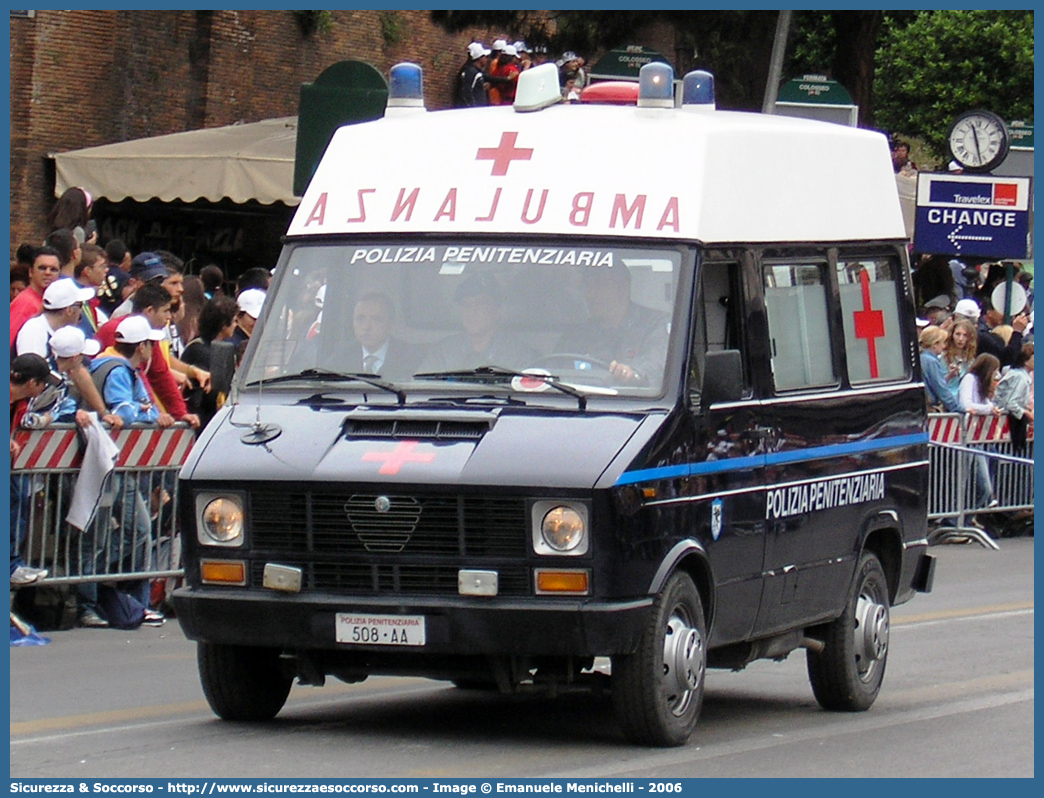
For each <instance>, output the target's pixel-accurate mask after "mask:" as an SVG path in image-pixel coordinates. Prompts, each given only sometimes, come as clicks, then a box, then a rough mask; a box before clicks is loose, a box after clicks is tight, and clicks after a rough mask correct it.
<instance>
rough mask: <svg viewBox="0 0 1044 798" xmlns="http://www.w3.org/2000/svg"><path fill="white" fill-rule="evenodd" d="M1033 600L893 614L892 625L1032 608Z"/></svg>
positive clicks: (972, 616) (971, 616) (973, 616)
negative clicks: (920, 612)
mask: <svg viewBox="0 0 1044 798" xmlns="http://www.w3.org/2000/svg"><path fill="white" fill-rule="evenodd" d="M1032 609H1033V602H1032V601H1015V602H1012V603H1010V604H993V605H990V606H986V607H973V608H968V607H966V608H964V609H957V610H939V611H938V612H925V613H922V614H920V615H903V616H900V617H895V616H892V620H891V623H892V626H902V625H903V624H907V623H923V622H924V621H944V620H948V619H951V618H975V617H978V616H980V615H994V614H996V613H1000V612H1018V611H1019V610H1032Z"/></svg>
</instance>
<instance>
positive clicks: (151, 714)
mask: <svg viewBox="0 0 1044 798" xmlns="http://www.w3.org/2000/svg"><path fill="white" fill-rule="evenodd" d="M393 682H394V685H393V684H392V683H393ZM417 684H427V685H431V686H432V687H433V688H437V687H438V683H437V682H433V681H431V680H430V679H420V678H414V677H409V678H406V677H380V678H378V679H375V680H372V681H367V682H365V683H362V684H333V685H327V686H326V687H324V688H323V689H322V695H323V698H324V700H325V699H327V698H330V697H333V696H336V695H337V694H339V693H347V692H353V693H359V692H371V693H372V692H377V691H379V690H387V689H389V688H390V687H393V686H394V687H402V686H404V685H417ZM318 695H319V692H318V691H309V690H307V689H306V688H300V689H299V690H297V689H295V690H294V691H292V692H291V693H290V698H289V699H288V701H287V703H288V705H292V704H294V703H297V702H302V701H309V700H312V701H314V700H316V698H317V697H318ZM200 712H204V713H207V714H209V713H210V706H209V705H208V704H207V702H206V701H181V702H178V703H174V704H153V705H151V706H144V707H129V708H127V709H109V710H105V711H102V712H85V713H84V714H82V715H65V716H63V717H59V718H39V719H38V720H23V721H18V722H14V723H12V724H11V737H12V738H13V737H26V736H29V735H33V734H41V733H43V732H55V731H69V730H70V729H82V728H84V727H87V726H103V725H109V724H116V723H132V722H135V721H143V720H152V719H155V718H160V717H167V716H170V715H189V714H194V713H200Z"/></svg>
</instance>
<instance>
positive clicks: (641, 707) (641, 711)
mask: <svg viewBox="0 0 1044 798" xmlns="http://www.w3.org/2000/svg"><path fill="white" fill-rule="evenodd" d="M706 672H707V626H706V621H705V619H704V616H703V604H702V603H701V602H700V594H699V592H698V591H697V590H696V585H694V584H693V581H692V578H691V577H690V576H689V575H688V574H685V573H676V574H674V575H673V576H672V577H671V578H670V579H669V580H668V582H667V585H666V586H665V587H664V589H663V592H661V593H660V595H659V596H658V597H657V599H656V602H655V604H654V605H653V612H652V613H651V615H650V618H649V622H648V625H647V626H646V628H645V630H644V631H643V632H642V636H641V639H640V641H639V644H638V651H637V652H635V653H634V654H628V655H626V656H618V657H613V666H612V691H613V706H614V709H615V710H616V717H617V721H618V722H619V723H620V726H621V727H622V728H623V730H624V733H625V734H626V735H627V737H628V738H629V739H631V740H634V741H635V742H639V743H643V744H646V745H659V746H676V745H684V744H685V742H686V741H687V740H688V739H689V735H690V734H692V730H693V729H694V728H695V727H696V721H697V720H698V719H699V716H700V709H701V707H702V706H703V688H704V681H705V677H706Z"/></svg>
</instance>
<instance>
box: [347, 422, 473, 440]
mask: <svg viewBox="0 0 1044 798" xmlns="http://www.w3.org/2000/svg"><path fill="white" fill-rule="evenodd" d="M490 426H492V424H491V419H484V420H482V421H473V420H468V421H459V420H435V419H378V418H374V419H366V418H349V419H347V420H346V421H345V422H344V435H345V437H346V438H348V439H358V438H411V439H414V440H439V441H448V440H478V439H479V438H481V437H482V436H483V435H485V434H486V433H487V432H489V428H490Z"/></svg>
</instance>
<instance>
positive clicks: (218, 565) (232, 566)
mask: <svg viewBox="0 0 1044 798" xmlns="http://www.w3.org/2000/svg"><path fill="white" fill-rule="evenodd" d="M199 575H200V578H201V579H202V580H203V583H204V584H207V585H245V584H246V563H245V562H243V561H242V560H200V561H199Z"/></svg>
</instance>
